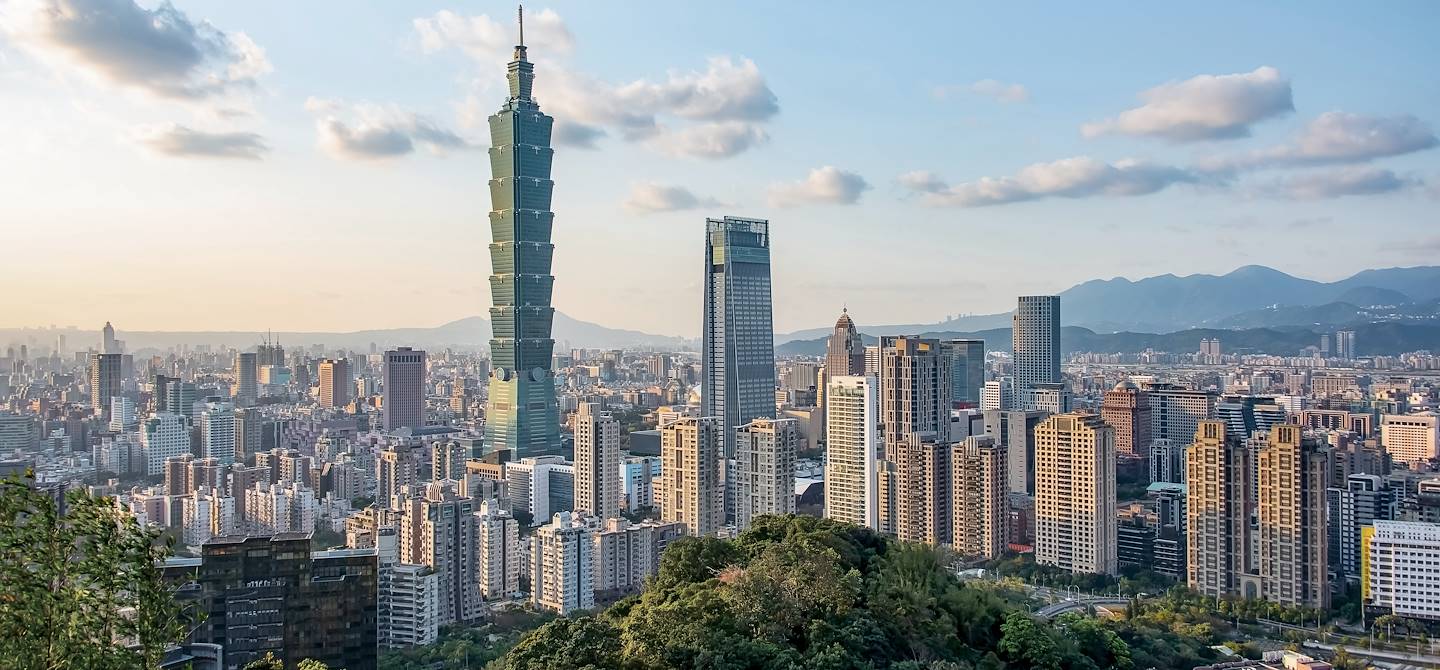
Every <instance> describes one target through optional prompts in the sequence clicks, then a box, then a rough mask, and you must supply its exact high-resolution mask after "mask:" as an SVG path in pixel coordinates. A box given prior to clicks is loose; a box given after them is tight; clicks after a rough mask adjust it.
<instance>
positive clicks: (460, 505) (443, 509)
mask: <svg viewBox="0 0 1440 670" xmlns="http://www.w3.org/2000/svg"><path fill="white" fill-rule="evenodd" d="M404 504H405V506H404V507H403V508H401V509H399V510H398V511H399V513H400V522H399V524H397V527H398V533H399V536H400V560H401V561H402V562H405V563H415V564H419V565H427V566H430V568H431V569H432V570H434V571H435V574H436V575H438V577H437V579H438V581H439V583H440V624H441V625H449V624H452V623H459V622H464V621H472V620H474V619H476V618H479V617H480V615H481V614H483V613H484V608H483V603H482V601H481V599H480V582H479V578H480V568H479V566H478V565H477V563H478V558H479V555H480V552H479V547H478V542H477V537H476V535H477V533H476V529H477V525H478V524H477V519H476V516H475V512H476V509H475V501H474V500H473V499H471V498H462V497H459V496H457V495H455V492H454V491H453V490H451V489H450V488H449V487H448V486H447V485H446V484H444V483H441V482H432V483H431V484H429V485H428V486H426V487H425V492H424V495H423V496H421V497H415V498H410V499H408V500H406V501H404Z"/></svg>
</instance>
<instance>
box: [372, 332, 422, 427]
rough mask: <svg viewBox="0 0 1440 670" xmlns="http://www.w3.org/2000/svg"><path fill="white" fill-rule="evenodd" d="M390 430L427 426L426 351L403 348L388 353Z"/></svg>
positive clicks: (385, 410) (386, 412)
mask: <svg viewBox="0 0 1440 670" xmlns="http://www.w3.org/2000/svg"><path fill="white" fill-rule="evenodd" d="M384 366H385V369H384V374H385V382H384V383H385V399H384V406H383V407H382V408H381V410H382V413H383V417H384V418H383V421H384V426H385V430H386V431H392V430H396V429H399V428H420V427H423V426H424V425H425V352H424V351H420V350H417V349H411V348H410V347H400V348H399V349H395V350H392V351H387V352H385V362H384Z"/></svg>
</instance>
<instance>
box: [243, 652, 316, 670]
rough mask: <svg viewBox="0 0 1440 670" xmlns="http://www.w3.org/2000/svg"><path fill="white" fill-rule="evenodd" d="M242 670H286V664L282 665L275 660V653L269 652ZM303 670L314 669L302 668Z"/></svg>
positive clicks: (278, 660) (309, 669)
mask: <svg viewBox="0 0 1440 670" xmlns="http://www.w3.org/2000/svg"><path fill="white" fill-rule="evenodd" d="M241 670H285V664H284V663H282V662H281V661H280V659H278V658H275V653H274V652H269V651H267V652H265V657H264V658H257V659H255V660H253V661H250V662H249V663H246V664H245V667H244V668H241ZM301 670H312V669H311V668H303V667H302V668H301Z"/></svg>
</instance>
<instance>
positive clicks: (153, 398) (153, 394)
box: [150, 374, 180, 414]
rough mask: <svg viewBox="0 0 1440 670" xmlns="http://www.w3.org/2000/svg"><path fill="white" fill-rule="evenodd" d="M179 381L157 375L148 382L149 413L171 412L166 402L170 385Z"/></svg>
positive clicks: (174, 378)
mask: <svg viewBox="0 0 1440 670" xmlns="http://www.w3.org/2000/svg"><path fill="white" fill-rule="evenodd" d="M178 381H180V379H179V378H178V377H166V376H165V375H161V374H157V375H155V377H154V378H153V379H151V381H150V411H151V412H153V413H156V414H159V413H160V412H173V411H175V410H172V409H170V406H169V405H168V404H166V401H167V400H168V399H169V398H170V385H171V384H173V383H176V382H178Z"/></svg>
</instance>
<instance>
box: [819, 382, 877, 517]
mask: <svg viewBox="0 0 1440 670" xmlns="http://www.w3.org/2000/svg"><path fill="white" fill-rule="evenodd" d="M875 386H876V384H875V378H874V377H872V376H853V375H852V376H835V377H830V378H829V379H828V380H827V381H826V389H825V434H826V436H827V442H826V445H825V517H826V518H828V519H836V520H839V521H846V522H849V523H853V524H856V525H860V526H868V527H870V528H878V527H879V519H878V517H877V516H876V514H877V508H876V505H877V504H878V501H877V498H876V496H877V495H878V491H877V488H876V460H877V459H878V458H879V444H878V443H877V441H876V432H875V427H876V425H878V423H879V420H878V418H877V417H876V416H875V413H876V411H877V409H878V408H879V405H878V404H877V402H876V398H875V391H876V389H875Z"/></svg>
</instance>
